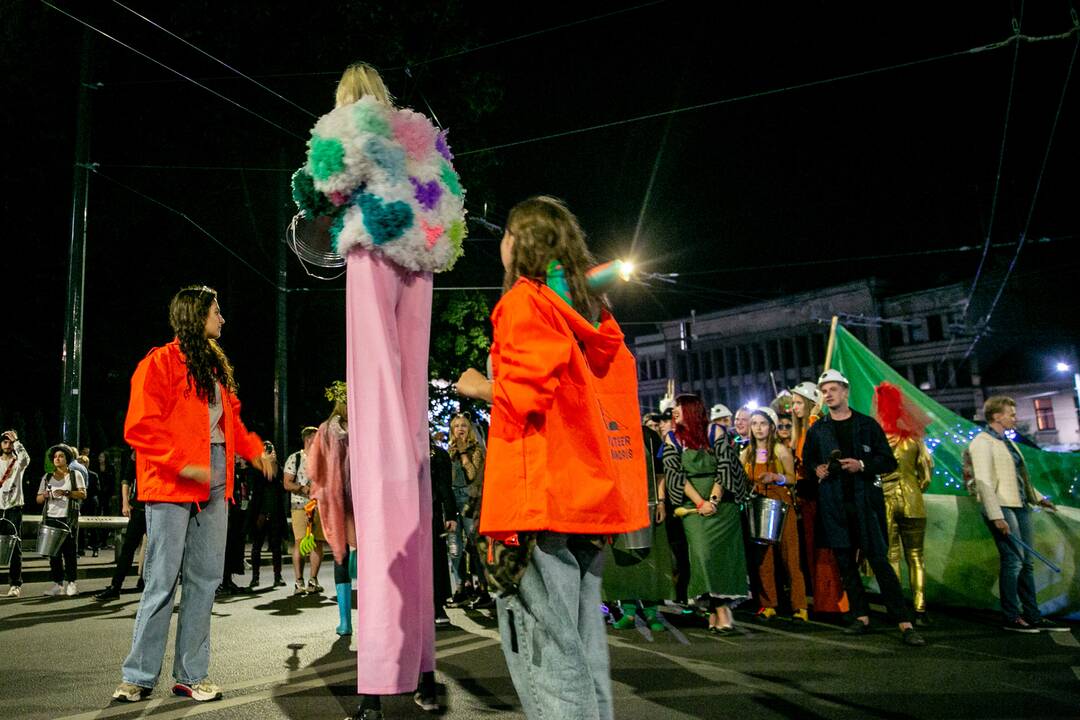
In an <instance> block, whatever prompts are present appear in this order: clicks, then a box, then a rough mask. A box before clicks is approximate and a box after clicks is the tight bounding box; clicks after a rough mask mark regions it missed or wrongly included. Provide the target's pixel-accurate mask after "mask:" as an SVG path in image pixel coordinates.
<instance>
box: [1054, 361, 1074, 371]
mask: <svg viewBox="0 0 1080 720" xmlns="http://www.w3.org/2000/svg"><path fill="white" fill-rule="evenodd" d="M1055 367H1056V368H1057V371H1058V372H1069V371H1070V370H1072V366H1071V365H1069V363H1067V362H1059V363H1058V364H1057V365H1056V366H1055Z"/></svg>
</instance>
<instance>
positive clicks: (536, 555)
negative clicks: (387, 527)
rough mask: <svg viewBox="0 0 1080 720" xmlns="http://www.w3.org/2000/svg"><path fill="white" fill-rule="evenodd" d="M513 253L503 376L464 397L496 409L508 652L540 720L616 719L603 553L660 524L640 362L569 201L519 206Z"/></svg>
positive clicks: (495, 570)
mask: <svg viewBox="0 0 1080 720" xmlns="http://www.w3.org/2000/svg"><path fill="white" fill-rule="evenodd" d="M501 255H502V262H503V266H504V268H505V269H506V276H505V279H504V288H505V294H504V295H503V297H502V299H501V300H500V301H499V303H498V305H497V306H496V307H495V311H494V312H493V313H492V323H493V326H494V341H493V343H492V347H491V360H492V373H493V380H492V381H488V380H487V379H486V378H485V377H484V376H483V375H482V374H481V373H480V372H478V371H476V370H467V371H466V372H465V373H463V374H462V376H461V378H460V380H459V381H458V383H457V390H458V392H459V393H460V394H462V395H464V396H467V397H472V398H477V399H483V400H487V401H488V402H490V403H492V411H491V430H490V435H489V441H488V458H487V466H486V469H485V476H484V495H483V502H482V506H481V509H480V530H479V532H480V534H481V535H483V536H486V538H487V541H488V543H489V544H488V549H487V553H486V557H487V562H488V564H489V567H492V566H494V567H492V572H491V573H490V574H489V582H491V583H492V584H493V585H494V586H495V589H497V590H498V591H499V597H498V598H497V613H498V620H499V631H500V635H501V636H502V646H503V653H504V655H505V657H506V661H507V665H508V666H509V669H510V675H511V678H512V679H513V682H514V687H515V688H516V689H517V692H518V696H519V698H520V699H521V704H522V707H523V709H524V711H525V714H526V716H527V717H529V718H541V717H544V718H560V719H561V720H575V719H576V718H601V719H605V718H612V717H613V707H612V692H611V678H610V674H609V667H608V651H607V638H606V634H605V628H604V622H603V618H602V616H601V614H600V609H599V608H600V586H601V577H602V574H603V558H604V555H603V553H602V552H601V550H602V547H603V543H604V542H605V538H606V536H610V535H612V534H617V533H624V532H630V531H633V530H637V529H639V528H642V527H645V526H647V525H648V524H649V517H648V498H647V496H646V479H645V466H644V463H643V452H644V448H643V443H642V437H641V432H640V431H639V429H638V418H640V416H641V413H640V409H639V407H638V402H637V378H636V367H635V363H634V358H633V356H632V355H631V354H630V352H629V350H627V348H626V344H625V342H624V340H623V333H622V331H621V330H620V329H619V326H618V324H617V323H616V322H615V319H614V318H613V317H612V316H611V313H610V312H609V311H608V309H607V307H606V306H605V303H604V301H603V299H602V298H600V297H598V296H596V295H594V294H592V293H591V291H590V290H589V289H588V286H587V283H586V278H585V272H586V271H587V270H588V268H589V267H590V266H591V265H592V258H591V257H590V255H589V252H588V250H587V248H586V246H585V236H584V233H583V232H582V230H581V227H580V226H579V225H578V222H577V219H576V218H575V217H574V215H573V214H572V213H571V212H570V211H569V209H567V207H566V206H565V205H564V204H563V203H562V202H560V201H558V200H555V199H553V198H550V197H534V198H531V199H529V200H525V201H524V202H522V203H519V204H518V205H516V206H515V207H514V208H513V209H512V210H511V211H510V215H509V218H508V221H507V228H506V233H505V235H504V236H503V239H502V246H501ZM554 273H561V281H560V282H558V283H554V282H553V283H552V285H553V286H554V287H556V288H557V289H558V290H559V291H558V292H557V291H556V289H553V288H552V287H549V285H548V283H549V282H551V281H550V277H551V276H552V275H553V274H554Z"/></svg>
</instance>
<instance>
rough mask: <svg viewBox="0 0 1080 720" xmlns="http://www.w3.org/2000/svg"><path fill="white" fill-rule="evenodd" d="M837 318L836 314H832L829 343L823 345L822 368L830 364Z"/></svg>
mask: <svg viewBox="0 0 1080 720" xmlns="http://www.w3.org/2000/svg"><path fill="white" fill-rule="evenodd" d="M838 320H839V318H838V317H837V316H836V315H833V316H832V323H831V324H830V325H829V344H828V345H826V346H825V367H824V368H822V370H823V371H824V370H828V369H829V368H830V367H831V366H832V353H833V348H835V347H836V323H837V321H838Z"/></svg>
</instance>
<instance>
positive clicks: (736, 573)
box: [663, 395, 750, 634]
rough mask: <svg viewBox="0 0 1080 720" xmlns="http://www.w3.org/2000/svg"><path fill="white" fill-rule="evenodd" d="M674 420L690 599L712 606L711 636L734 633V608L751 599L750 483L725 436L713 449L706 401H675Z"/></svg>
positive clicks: (672, 474)
mask: <svg viewBox="0 0 1080 720" xmlns="http://www.w3.org/2000/svg"><path fill="white" fill-rule="evenodd" d="M672 417H673V422H674V424H675V429H674V430H672V431H671V432H669V433H667V435H666V436H665V438H664V448H663V456H664V476H665V478H666V480H667V492H668V497H669V498H671V502H672V504H673V505H675V506H676V507H677V508H678V511H677V514H683V515H685V517H684V519H683V527H684V529H685V530H686V542H687V546H688V552H689V556H690V583H689V587H688V589H687V596H688V597H689V598H690V599H691V600H698V601H699V602H702V603H703V604H705V605H707V607H708V610H709V632H712V633H718V634H723V633H730V632H732V631H733V630H734V628H735V621H734V618H733V617H732V614H731V609H732V608H733V607H734V606H735V605H737V604H738V603H740V602H742V601H743V600H745V599H747V598H748V597H750V589H749V587H748V584H747V578H746V553H745V551H744V550H743V540H742V523H741V520H740V517H739V504H740V503H741V502H743V500H745V498H746V495H747V493H748V492H749V483H748V482H747V479H746V475H745V473H744V472H743V469H742V466H741V465H739V458H738V455H736V454H735V449H734V448H733V447H732V445H731V443H730V442H728V440H727V438H726V437H725V436H724V435H723V434H721V435H720V436H719V437H717V441H716V443H715V444H714V445H712V446H711V447H710V445H709V440H708V435H707V429H706V416H705V406H704V405H703V404H702V402H701V399H700V398H698V397H697V396H696V395H680V396H679V397H677V398H675V408H674V409H673V411H672Z"/></svg>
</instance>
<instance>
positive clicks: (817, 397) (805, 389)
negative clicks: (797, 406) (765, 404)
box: [791, 380, 821, 405]
mask: <svg viewBox="0 0 1080 720" xmlns="http://www.w3.org/2000/svg"><path fill="white" fill-rule="evenodd" d="M791 392H792V394H794V395H801V396H802V397H804V398H806V399H807V400H809V401H810V402H811V403H812V404H814V405H820V404H821V391H820V390H818V386H817V385H815V384H814V383H812V382H810V381H809V380H805V381H803V382H801V383H799V384H798V385H796V386H795V387H793V388H791Z"/></svg>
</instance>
